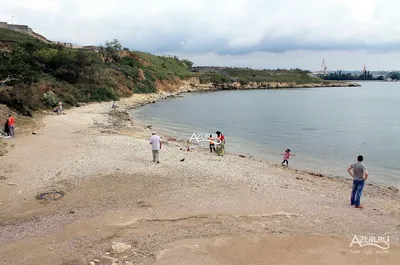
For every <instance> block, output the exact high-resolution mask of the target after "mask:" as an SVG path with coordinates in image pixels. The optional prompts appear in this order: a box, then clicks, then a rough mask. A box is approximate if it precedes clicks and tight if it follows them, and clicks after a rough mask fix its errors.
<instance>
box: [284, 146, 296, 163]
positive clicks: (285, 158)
mask: <svg viewBox="0 0 400 265" xmlns="http://www.w3.org/2000/svg"><path fill="white" fill-rule="evenodd" d="M281 155H283V162H282V166H284V164H285V163H286V166H287V167H289V158H290V157H291V156H296V155H294V154H292V153H290V149H286V151H285V153H283V154H281Z"/></svg>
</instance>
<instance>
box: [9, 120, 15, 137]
mask: <svg viewBox="0 0 400 265" xmlns="http://www.w3.org/2000/svg"><path fill="white" fill-rule="evenodd" d="M14 124H15V120H14V118H13V117H12V116H11V114H10V115H8V128H9V129H10V136H11V137H14V136H15V133H14Z"/></svg>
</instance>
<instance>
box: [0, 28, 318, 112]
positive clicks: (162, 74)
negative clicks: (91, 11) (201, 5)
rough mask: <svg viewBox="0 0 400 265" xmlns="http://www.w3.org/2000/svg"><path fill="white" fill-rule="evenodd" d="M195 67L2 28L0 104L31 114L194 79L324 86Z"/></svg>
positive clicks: (299, 77) (301, 76) (277, 75)
mask: <svg viewBox="0 0 400 265" xmlns="http://www.w3.org/2000/svg"><path fill="white" fill-rule="evenodd" d="M192 65H193V63H192V62H190V61H188V60H180V59H178V58H177V57H163V56H155V55H152V54H149V53H145V52H137V51H129V50H127V49H123V48H122V45H121V44H120V43H119V42H118V41H117V40H114V41H111V42H106V44H105V45H104V46H102V47H101V48H100V49H99V50H98V51H89V50H83V49H71V48H65V47H64V46H61V45H54V44H47V43H44V42H41V41H39V40H37V39H35V38H33V37H31V36H29V35H26V34H23V33H19V32H14V31H11V30H7V29H0V104H6V105H7V106H9V107H11V108H13V109H14V110H17V111H18V112H20V113H21V114H24V115H30V114H31V112H32V111H34V110H38V109H41V108H50V107H54V106H56V105H57V102H58V100H62V101H63V103H64V104H65V105H66V106H75V105H77V103H78V102H92V101H109V100H117V99H118V98H120V97H129V96H130V95H132V94H133V93H152V92H156V91H157V90H161V89H166V90H173V89H174V88H176V87H177V86H179V84H181V82H182V80H184V79H188V78H191V77H197V78H199V79H200V81H201V82H202V83H214V84H220V83H229V82H231V83H232V82H237V81H238V82H240V83H242V84H248V83H249V82H292V83H294V82H295V83H297V84H304V83H321V82H323V80H321V79H319V78H315V77H312V76H310V73H309V72H307V71H303V70H300V69H295V70H253V69H248V68H245V69H243V68H219V70H218V72H207V71H202V72H195V71H192Z"/></svg>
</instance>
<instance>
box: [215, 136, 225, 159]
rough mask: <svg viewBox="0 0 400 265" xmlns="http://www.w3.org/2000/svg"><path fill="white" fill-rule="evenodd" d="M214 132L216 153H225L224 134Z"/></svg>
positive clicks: (220, 154) (221, 154)
mask: <svg viewBox="0 0 400 265" xmlns="http://www.w3.org/2000/svg"><path fill="white" fill-rule="evenodd" d="M216 134H217V139H218V146H217V155H219V156H223V155H224V153H225V136H224V135H223V134H222V133H221V132H220V131H217V132H216Z"/></svg>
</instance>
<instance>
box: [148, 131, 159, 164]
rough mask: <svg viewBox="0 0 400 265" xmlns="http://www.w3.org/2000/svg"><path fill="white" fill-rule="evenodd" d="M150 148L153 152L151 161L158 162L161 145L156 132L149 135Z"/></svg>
mask: <svg viewBox="0 0 400 265" xmlns="http://www.w3.org/2000/svg"><path fill="white" fill-rule="evenodd" d="M150 144H151V150H152V152H153V162H156V163H157V164H159V163H160V160H159V159H160V150H161V146H162V142H161V138H160V136H158V135H157V133H156V132H153V133H152V136H151V137H150Z"/></svg>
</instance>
